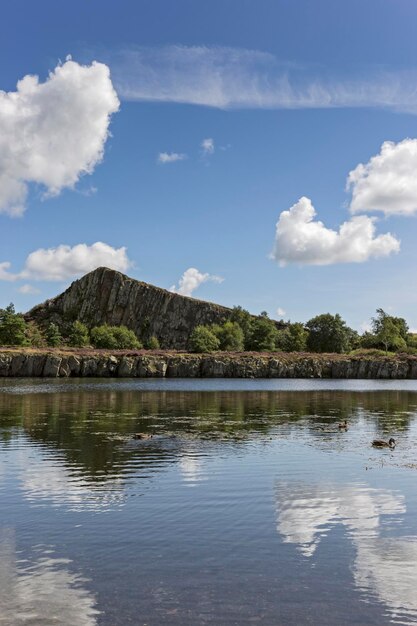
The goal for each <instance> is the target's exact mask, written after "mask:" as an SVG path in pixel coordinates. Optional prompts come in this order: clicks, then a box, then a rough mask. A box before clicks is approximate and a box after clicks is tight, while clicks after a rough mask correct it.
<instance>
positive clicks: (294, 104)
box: [109, 46, 417, 113]
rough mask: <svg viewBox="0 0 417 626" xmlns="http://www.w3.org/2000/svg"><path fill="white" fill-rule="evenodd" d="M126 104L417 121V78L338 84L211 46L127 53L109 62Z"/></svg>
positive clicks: (380, 77) (265, 57)
mask: <svg viewBox="0 0 417 626" xmlns="http://www.w3.org/2000/svg"><path fill="white" fill-rule="evenodd" d="M109 62H110V65H111V68H112V75H113V76H114V79H115V83H116V86H117V89H118V92H119V93H120V95H121V97H123V98H125V99H127V100H139V101H159V102H182V103H189V104H195V105H203V106H212V107H218V108H223V109H227V108H270V109H274V108H284V109H291V108H293V109H299V108H332V107H333V108H334V107H384V108H387V109H392V110H398V111H407V112H411V113H417V92H416V90H415V87H414V86H415V83H416V79H417V72H416V71H414V70H411V71H396V72H394V71H383V70H381V69H380V68H375V69H374V70H371V71H368V72H367V74H364V73H362V74H356V75H355V74H351V75H346V76H345V78H343V79H340V77H334V76H332V75H331V72H329V70H328V69H324V70H323V68H321V67H313V66H302V67H301V66H297V65H295V64H294V63H288V62H282V61H280V60H279V59H277V57H275V56H274V55H272V54H269V53H266V52H260V51H258V50H246V49H240V48H227V47H208V46H191V47H187V46H165V47H160V48H147V47H138V48H131V49H123V50H121V51H119V52H118V53H115V54H113V55H112V56H111V57H110V59H109Z"/></svg>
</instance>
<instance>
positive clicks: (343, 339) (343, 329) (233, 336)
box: [190, 307, 417, 353]
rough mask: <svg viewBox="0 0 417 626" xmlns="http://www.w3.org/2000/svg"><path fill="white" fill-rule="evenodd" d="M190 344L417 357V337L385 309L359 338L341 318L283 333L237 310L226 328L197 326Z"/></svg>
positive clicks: (320, 318) (205, 348)
mask: <svg viewBox="0 0 417 626" xmlns="http://www.w3.org/2000/svg"><path fill="white" fill-rule="evenodd" d="M190 344H191V349H192V350H194V351H195V352H212V351H214V350H230V351H242V350H250V351H262V352H264V351H272V350H277V351H283V352H336V353H347V352H351V351H353V350H360V349H374V350H384V351H385V352H388V351H392V352H399V351H402V352H410V353H413V352H416V353H417V336H416V335H414V334H413V333H410V332H409V328H408V325H407V322H406V321H405V319H404V318H402V317H394V316H392V315H388V314H387V313H386V312H385V311H383V309H377V312H376V316H375V317H373V318H372V322H371V330H370V331H367V332H365V333H364V334H363V335H359V333H357V332H356V331H355V330H353V329H352V328H349V326H347V324H346V322H345V321H344V320H343V319H342V318H341V316H340V315H339V314H336V315H331V314H330V313H324V314H322V315H317V316H316V317H313V318H312V319H310V320H309V321H308V322H307V323H306V324H301V323H300V322H295V323H290V322H289V323H288V324H287V325H286V327H285V328H284V329H279V328H277V326H276V323H275V322H273V321H272V320H270V319H269V318H268V315H267V314H266V313H265V312H264V313H261V315H260V316H259V317H253V316H251V315H250V314H249V313H248V311H245V310H244V309H242V308H241V307H235V308H234V309H233V312H232V315H231V319H230V320H229V321H227V322H225V323H224V324H223V325H222V326H218V325H216V324H214V325H211V326H196V327H195V328H194V330H193V332H192V333H191V337H190Z"/></svg>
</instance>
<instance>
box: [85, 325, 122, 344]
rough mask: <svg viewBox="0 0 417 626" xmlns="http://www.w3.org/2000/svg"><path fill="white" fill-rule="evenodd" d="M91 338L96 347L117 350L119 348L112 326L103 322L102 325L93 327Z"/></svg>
mask: <svg viewBox="0 0 417 626" xmlns="http://www.w3.org/2000/svg"><path fill="white" fill-rule="evenodd" d="M90 338H91V343H92V344H93V346H94V347H95V348H108V349H109V350H115V349H116V348H117V341H116V338H115V336H114V334H113V331H112V327H111V326H109V325H108V324H102V325H101V326H95V327H94V328H92V329H91V332H90Z"/></svg>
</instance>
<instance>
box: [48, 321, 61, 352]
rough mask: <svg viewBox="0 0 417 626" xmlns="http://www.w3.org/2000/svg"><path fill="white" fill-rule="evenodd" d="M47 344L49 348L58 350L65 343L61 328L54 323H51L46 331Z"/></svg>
mask: <svg viewBox="0 0 417 626" xmlns="http://www.w3.org/2000/svg"><path fill="white" fill-rule="evenodd" d="M46 342H47V344H48V346H51V347H52V348H56V347H57V346H60V345H61V344H62V343H63V339H62V336H61V333H60V332H59V328H58V326H57V325H56V324H54V322H51V323H50V324H49V326H48V328H47V329H46Z"/></svg>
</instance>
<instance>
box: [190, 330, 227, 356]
mask: <svg viewBox="0 0 417 626" xmlns="http://www.w3.org/2000/svg"><path fill="white" fill-rule="evenodd" d="M219 347H220V341H219V339H218V338H217V337H216V335H215V334H214V333H213V331H212V330H210V328H209V327H208V326H196V327H195V328H194V330H193V332H192V333H191V335H190V348H191V350H192V351H193V352H214V350H218V349H219Z"/></svg>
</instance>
